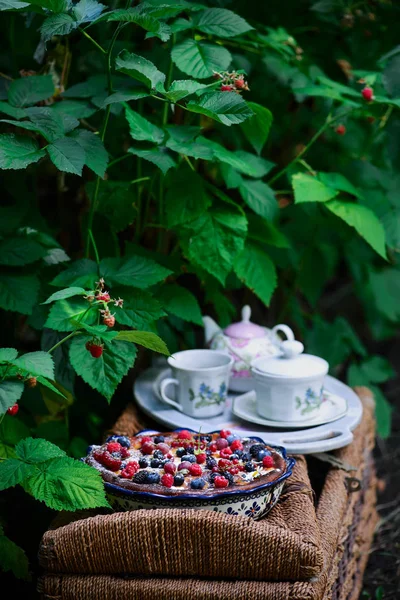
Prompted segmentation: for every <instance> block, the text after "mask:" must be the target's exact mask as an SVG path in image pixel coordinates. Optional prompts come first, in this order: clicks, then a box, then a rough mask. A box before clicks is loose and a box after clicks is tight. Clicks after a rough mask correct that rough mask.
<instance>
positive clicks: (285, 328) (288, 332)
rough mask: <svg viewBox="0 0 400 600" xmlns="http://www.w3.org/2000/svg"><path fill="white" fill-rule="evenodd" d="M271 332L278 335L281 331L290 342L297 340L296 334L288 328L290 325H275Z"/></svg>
mask: <svg viewBox="0 0 400 600" xmlns="http://www.w3.org/2000/svg"><path fill="white" fill-rule="evenodd" d="M271 331H272V333H273V334H275V335H276V334H277V333H278V331H281V332H282V333H284V334H285V336H286V339H287V340H289V342H293V341H294V339H295V337H294V333H293V331H292V330H291V329H290V327H288V325H283V324H280V325H275V327H273V328H272V330H271Z"/></svg>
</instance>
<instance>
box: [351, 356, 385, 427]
mask: <svg viewBox="0 0 400 600" xmlns="http://www.w3.org/2000/svg"><path fill="white" fill-rule="evenodd" d="M347 383H348V385H350V386H352V387H354V386H357V385H365V386H367V387H369V389H370V390H371V392H372V393H373V394H374V399H375V414H376V421H377V433H378V435H379V436H380V437H381V438H383V439H386V438H388V437H389V436H390V433H391V428H392V411H393V408H392V406H391V404H390V403H389V402H388V401H387V399H386V398H385V396H384V395H383V394H382V391H381V390H380V388H379V387H377V386H375V385H372V384H371V382H370V380H369V378H368V376H367V374H366V372H365V371H364V370H363V369H362V367H360V366H359V365H354V364H353V365H350V367H349V370H348V371H347Z"/></svg>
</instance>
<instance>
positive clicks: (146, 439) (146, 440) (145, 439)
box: [140, 435, 153, 446]
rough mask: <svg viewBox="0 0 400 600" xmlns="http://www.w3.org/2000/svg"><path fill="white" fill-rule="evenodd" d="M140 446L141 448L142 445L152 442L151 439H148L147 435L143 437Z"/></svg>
mask: <svg viewBox="0 0 400 600" xmlns="http://www.w3.org/2000/svg"><path fill="white" fill-rule="evenodd" d="M140 441H141V444H142V446H143V444H145V443H146V442H152V441H153V439H152V438H151V437H149V436H148V435H145V436H144V437H142V438H141V440H140Z"/></svg>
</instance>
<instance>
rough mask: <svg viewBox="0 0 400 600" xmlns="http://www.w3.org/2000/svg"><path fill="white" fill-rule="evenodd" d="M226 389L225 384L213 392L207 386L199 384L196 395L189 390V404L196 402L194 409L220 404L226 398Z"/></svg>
mask: <svg viewBox="0 0 400 600" xmlns="http://www.w3.org/2000/svg"><path fill="white" fill-rule="evenodd" d="M227 392H228V390H227V387H226V384H225V382H222V383H221V385H220V386H219V390H218V391H217V392H215V391H214V390H213V389H212V388H211V387H210V386H209V385H206V384H205V383H201V384H200V386H199V390H198V392H197V394H196V393H195V391H194V390H193V389H192V388H189V398H190V400H191V402H194V401H196V404H195V405H194V407H195V408H202V407H203V406H212V405H213V404H222V403H224V402H225V400H226V397H227Z"/></svg>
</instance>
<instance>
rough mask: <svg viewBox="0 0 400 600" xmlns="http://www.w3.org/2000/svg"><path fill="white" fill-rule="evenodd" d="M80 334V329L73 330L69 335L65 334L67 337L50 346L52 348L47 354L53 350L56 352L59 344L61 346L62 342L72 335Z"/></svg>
mask: <svg viewBox="0 0 400 600" xmlns="http://www.w3.org/2000/svg"><path fill="white" fill-rule="evenodd" d="M80 334H81V332H80V331H73V332H72V333H70V334H68V335H67V336H65V338H63V339H62V340H60V341H59V342H57V344H54V346H52V347H51V348H50V350H47V354H50V353H51V352H54V350H56V349H57V348H58V347H59V346H61V344H63V343H64V342H66V341H67V340H70V339H71V338H72V337H74V336H76V335H80Z"/></svg>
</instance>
